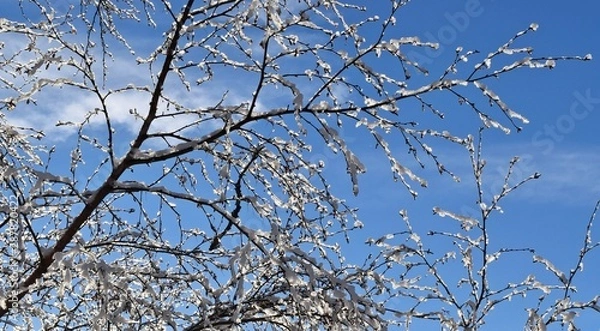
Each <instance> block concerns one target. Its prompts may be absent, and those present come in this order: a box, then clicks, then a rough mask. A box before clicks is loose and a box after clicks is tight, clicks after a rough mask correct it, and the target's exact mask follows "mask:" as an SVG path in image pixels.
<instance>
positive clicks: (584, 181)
mask: <svg viewBox="0 0 600 331" xmlns="http://www.w3.org/2000/svg"><path fill="white" fill-rule="evenodd" d="M467 3H471V5H472V6H475V7H474V8H477V10H476V12H477V13H478V14H477V16H476V17H473V16H471V17H469V20H468V23H466V24H463V23H464V22H465V21H464V20H463V21H460V22H458V23H457V21H456V20H454V19H453V18H456V17H459V16H460V17H464V16H461V15H460V14H457V13H464V12H465V11H466V9H465V8H466V7H465V6H466V4H467ZM405 9H406V10H405V11H404V14H405V15H404V16H403V17H404V19H406V20H407V21H402V20H399V22H400V24H399V25H400V26H403V25H402V24H403V22H404V23H405V25H406V28H405V30H406V31H408V33H407V34H412V33H414V34H416V35H418V36H421V38H422V40H425V41H440V40H446V41H449V42H448V43H446V44H443V43H442V45H443V46H445V50H444V49H442V50H441V51H439V52H437V53H432V54H435V56H436V57H435V59H434V60H435V61H437V62H435V63H433V64H432V66H436V65H437V64H441V65H442V66H443V65H444V64H445V63H448V61H449V60H451V58H452V56H453V53H454V51H453V50H454V49H455V48H456V47H458V46H463V47H464V49H465V50H469V49H477V50H480V51H481V52H482V53H484V54H487V53H488V52H490V51H493V50H495V49H496V48H497V47H498V46H500V45H501V44H502V43H504V42H505V41H506V40H508V38H510V37H512V36H513V35H514V33H516V32H517V31H520V30H522V29H524V28H526V27H527V26H529V24H530V23H533V22H535V23H538V24H539V29H538V31H537V32H536V33H534V34H531V35H528V36H527V37H526V38H523V40H521V41H520V42H519V43H517V45H519V46H523V47H525V46H532V47H534V50H535V53H534V54H536V55H538V56H540V55H582V56H583V55H585V54H588V53H591V54H592V55H593V56H594V57H596V58H598V56H600V42H599V41H600V40H599V39H598V36H597V31H600V20H598V16H597V14H598V12H600V4H598V3H597V2H593V1H577V2H569V3H566V2H563V1H510V0H509V1H483V0H482V1H413V2H411V4H410V5H409V6H407V7H405ZM433 38H435V39H437V40H433ZM444 60H445V61H444ZM442 68H443V67H442ZM490 86H492V85H491V83H490ZM493 88H494V90H495V91H496V92H497V93H498V94H499V95H500V96H502V97H503V98H504V100H505V102H507V103H508V104H509V105H510V106H512V107H513V108H514V109H515V110H518V111H519V112H521V113H522V114H523V115H525V116H526V117H527V118H528V119H529V120H530V121H531V123H530V124H528V125H526V126H525V127H524V130H523V131H522V132H520V133H511V134H510V135H508V136H506V135H504V134H503V133H501V132H493V133H492V132H488V133H487V134H486V135H485V137H484V138H485V140H484V157H485V158H486V159H487V160H488V166H487V167H486V168H487V169H486V170H487V171H488V176H491V177H488V178H490V179H491V180H492V182H493V181H494V180H497V179H498V178H499V176H504V173H505V169H506V167H507V165H508V161H509V160H510V158H511V157H513V156H515V155H520V156H521V157H522V159H523V162H522V163H521V165H520V166H518V167H517V170H518V171H517V172H521V173H522V174H523V176H526V175H529V174H532V173H534V172H536V171H537V172H540V173H541V174H542V176H541V178H540V179H539V180H537V181H534V182H530V183H528V184H527V185H525V186H523V187H522V188H521V189H520V190H517V191H516V192H514V193H513V194H511V196H509V198H508V199H506V200H505V202H504V203H503V204H501V205H502V207H503V209H504V211H505V212H504V214H503V215H500V217H495V218H493V221H494V222H496V226H495V227H494V230H493V231H494V232H493V235H494V236H496V237H495V240H497V243H498V242H499V243H501V244H502V245H507V246H509V245H511V246H513V247H535V248H536V250H537V252H538V254H541V255H543V256H545V257H547V258H549V259H551V260H552V261H553V263H555V265H557V266H559V267H561V268H563V269H564V270H569V269H570V268H572V267H573V265H574V263H575V259H576V257H577V254H578V251H579V249H580V248H581V245H582V240H583V235H584V232H585V225H586V222H587V220H588V219H589V216H590V214H591V212H592V210H593V207H594V204H595V202H596V201H597V200H598V199H599V198H600V180H599V177H598V173H599V172H600V153H599V152H600V137H599V136H598V134H597V126H598V123H599V121H600V62H599V61H598V60H597V59H594V60H593V61H588V62H585V63H583V62H563V63H559V65H558V66H557V67H556V68H555V69H553V70H546V69H544V70H521V71H518V72H513V73H509V74H507V75H504V76H503V77H501V78H500V79H499V80H498V81H497V82H493ZM448 108H450V109H452V108H457V111H458V107H457V106H455V105H453V104H451V105H450V106H449V107H448ZM448 108H446V109H448ZM446 113H447V114H448V113H451V111H450V110H447V111H446ZM448 118H451V115H449V116H448ZM446 123H447V124H448V122H446ZM464 124H465V122H458V123H457V122H451V123H450V124H448V125H450V126H452V127H456V128H457V129H460V128H463V127H464ZM490 133H491V134H490ZM441 155H442V159H443V160H445V161H446V162H447V163H446V165H447V166H448V167H449V168H450V169H451V170H453V171H455V172H456V173H457V174H460V175H461V177H462V179H463V181H462V182H461V183H460V184H455V183H452V181H451V180H449V179H448V178H441V177H440V176H438V175H436V174H435V173H434V172H430V173H428V175H427V176H426V177H427V179H428V180H429V182H430V188H428V189H426V190H423V189H420V190H419V193H420V197H419V199H418V201H416V202H413V201H411V198H410V196H409V194H407V193H403V192H401V190H398V186H395V187H394V186H393V185H391V184H390V183H389V181H388V180H387V179H388V178H390V177H391V176H390V175H389V174H387V173H386V172H385V170H387V164H386V163H385V162H383V161H382V162H381V164H380V165H383V166H382V167H381V168H383V169H381V170H379V169H378V164H375V161H373V162H370V163H373V164H368V165H367V167H368V168H369V166H371V168H369V169H373V168H374V169H378V170H376V171H375V173H372V172H371V173H368V174H367V175H365V176H363V178H361V180H362V183H366V186H367V187H366V188H363V190H362V191H361V196H359V198H358V199H357V200H358V201H359V203H361V202H362V203H363V204H364V205H363V207H362V210H361V211H362V213H363V215H368V217H367V219H368V220H367V221H366V222H365V223H366V227H367V229H368V230H372V231H374V232H379V231H381V232H385V231H386V230H389V229H390V227H393V224H395V223H396V222H399V219H398V218H397V217H396V218H394V216H391V215H394V212H395V211H397V210H398V209H401V208H406V209H408V210H409V215H411V216H412V217H411V218H412V219H413V222H415V223H420V222H423V223H425V224H435V223H434V222H444V221H448V220H447V219H441V218H438V217H437V216H432V215H431V214H432V213H431V206H432V205H438V206H440V207H444V208H446V209H448V210H453V211H457V212H459V211H460V210H461V207H462V206H467V208H468V207H469V206H473V205H474V204H473V203H472V202H473V201H474V200H475V191H474V186H473V183H472V180H470V177H469V170H470V168H468V166H469V163H468V159H467V157H466V153H462V154H457V153H454V152H452V151H449V150H442V151H441ZM371 184H374V185H371ZM423 227H424V228H427V225H424V226H423ZM593 238H594V239H595V240H596V241H598V239H599V236H598V231H597V230H596V232H595V235H594V236H593ZM492 240H494V239H492ZM511 258H515V259H514V260H512V262H513V264H504V265H503V266H504V267H505V269H501V270H502V271H501V273H503V274H505V276H507V277H509V276H512V275H513V274H518V272H517V270H519V271H521V270H523V268H526V269H528V270H535V271H536V272H538V273H540V272H541V271H542V270H543V268H540V266H539V265H537V266H533V265H531V264H530V260H529V259H525V258H523V257H516V256H513V257H511ZM599 273H600V253H598V252H597V251H596V252H595V253H593V254H591V255H589V256H588V261H587V263H586V264H585V272H584V274H582V275H580V277H579V278H577V283H578V285H579V290H580V293H581V294H584V296H583V297H589V298H591V297H593V296H594V295H597V294H598V293H600V282H598V278H597V275H598V274H599ZM517 306H518V304H515V306H512V307H511V305H510V304H509V305H508V306H507V307H503V308H501V309H499V310H498V311H497V312H496V314H492V318H490V319H489V321H488V324H487V326H486V327H485V328H484V329H486V330H488V329H489V330H499V329H504V330H517V329H520V328H521V327H522V322H523V321H524V320H525V319H526V314H525V312H524V311H523V310H521V309H522V308H521V307H519V309H517ZM504 309H506V310H504ZM599 320H600V318H599V317H598V314H597V313H596V314H590V315H588V318H587V319H582V320H581V321H580V323H579V324H578V327H580V328H581V329H582V330H595V329H596V328H597V327H598V323H599V322H598V321H599Z"/></svg>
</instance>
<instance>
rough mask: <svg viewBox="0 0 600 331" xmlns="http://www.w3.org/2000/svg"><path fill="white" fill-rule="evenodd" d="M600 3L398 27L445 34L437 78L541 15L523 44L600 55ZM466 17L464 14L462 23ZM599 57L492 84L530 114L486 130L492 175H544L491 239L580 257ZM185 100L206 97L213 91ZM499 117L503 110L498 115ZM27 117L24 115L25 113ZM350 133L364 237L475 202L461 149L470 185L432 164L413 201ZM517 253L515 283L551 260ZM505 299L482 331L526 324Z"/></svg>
mask: <svg viewBox="0 0 600 331" xmlns="http://www.w3.org/2000/svg"><path fill="white" fill-rule="evenodd" d="M599 12H600V4H598V3H596V2H594V1H578V2H572V3H568V4H567V3H565V2H564V1H556V0H552V1H539V0H535V1H526V2H524V1H515V0H507V1H499V0H496V1H491V0H480V1H475V0H467V1H441V0H438V1H434V0H423V1H412V2H411V3H410V4H409V5H408V6H406V7H405V8H403V10H402V11H401V15H400V17H399V19H398V27H397V28H396V29H395V30H394V31H395V32H397V33H398V35H399V36H402V35H407V36H408V35H416V36H419V37H420V38H421V40H423V41H431V42H440V44H441V46H442V47H441V48H440V50H439V51H436V52H421V53H417V55H418V56H421V57H420V60H419V61H420V62H423V64H425V65H426V66H427V67H428V68H429V69H430V70H431V72H432V75H431V76H430V78H432V77H437V76H438V75H439V74H440V73H441V72H440V70H443V69H444V68H445V67H446V65H447V64H448V63H449V61H451V60H452V58H453V56H454V49H455V48H456V47H458V46H462V47H463V48H464V49H465V50H471V49H477V50H480V51H481V52H482V53H483V54H487V53H488V52H490V51H493V50H495V49H496V48H497V47H499V46H500V45H501V44H503V43H504V42H505V41H507V40H508V38H510V37H512V36H513V35H514V34H515V33H516V32H518V31H520V30H523V29H526V28H527V27H528V26H529V25H530V23H533V22H535V23H537V24H539V29H538V31H537V32H536V33H533V34H528V35H527V36H526V37H524V38H522V40H521V41H519V42H518V43H517V45H519V46H523V47H525V46H532V47H534V49H535V53H534V54H537V55H553V56H558V55H581V56H584V55H586V54H588V53H591V54H592V55H593V56H594V57H596V58H597V59H600V39H599V37H598V36H597V33H598V32H600V20H598V13H599ZM465 13H467V14H465ZM469 13H470V14H469ZM465 15H466V16H465ZM465 17H468V20H464V18H465ZM387 37H389V38H394V37H396V36H387ZM136 42H139V43H140V45H143V44H144V43H145V42H146V40H145V39H143V38H140V39H137V40H136ZM597 59H595V60H593V61H588V62H574V61H568V62H559V63H558V66H557V67H556V68H555V69H553V70H547V69H536V70H519V71H517V72H512V73H509V74H506V75H503V76H502V77H501V78H500V79H499V80H498V81H494V82H491V83H489V85H490V87H492V88H493V89H494V90H495V91H496V92H497V93H498V94H499V95H500V96H502V97H503V98H504V101H505V102H507V103H508V104H509V105H510V106H512V107H513V108H514V109H515V110H518V111H519V112H521V113H522V114H523V115H525V116H526V117H527V118H528V119H529V120H530V121H531V123H530V124H528V125H526V126H525V128H524V130H523V131H522V132H520V133H515V132H513V133H511V134H510V135H508V136H507V135H505V134H503V133H501V132H500V131H495V132H487V133H486V135H485V143H484V150H485V151H484V157H485V158H486V159H487V160H488V166H487V171H488V176H489V177H488V178H489V179H488V180H489V181H490V182H489V183H491V184H493V183H495V182H497V180H498V178H501V176H503V175H504V171H505V169H506V166H507V165H508V161H509V160H510V158H511V157H513V156H515V155H520V156H522V158H523V162H522V163H521V165H520V166H518V167H517V170H518V173H520V174H522V176H526V175H529V174H531V173H533V172H540V173H541V174H542V177H541V178H540V179H539V180H537V181H534V182H531V183H528V184H527V185H526V186H524V187H522V188H521V189H520V190H518V191H516V192H515V193H513V194H511V196H510V197H509V198H507V199H506V201H505V202H504V203H503V204H502V207H503V209H504V211H505V212H504V214H502V215H499V216H497V217H495V218H494V219H493V222H494V228H493V231H494V233H493V235H494V238H495V240H496V241H497V243H498V245H506V246H513V247H534V248H536V250H537V251H538V253H539V254H541V255H543V256H545V257H547V258H549V259H550V260H552V261H553V263H555V265H557V266H559V267H561V268H563V269H565V270H568V269H569V268H571V267H572V266H573V264H574V263H575V260H576V258H577V254H578V250H579V249H580V247H581V244H582V241H583V235H584V230H585V229H584V227H585V224H586V222H587V220H588V218H589V215H590V213H591V212H592V209H593V207H594V204H595V202H596V201H597V200H598V199H600V181H599V180H598V175H597V174H598V172H600V138H599V136H598V135H597V134H595V133H596V130H597V123H598V122H599V121H600V60H597ZM421 60H422V61H421ZM118 61H119V58H117V62H116V63H115V64H114V67H115V68H118V67H119V65H120V63H119V62H118ZM429 62H430V63H429ZM473 64H474V62H468V64H466V65H465V66H464V69H465V70H466V69H470V68H472V65H473ZM382 65H385V63H382ZM143 74H144V73H137V72H136V73H131V72H116V73H115V76H113V78H115V77H116V78H117V79H140V81H141V80H142V79H143V78H142V77H143ZM420 79H423V81H427V80H428V79H429V78H418V77H415V80H416V81H417V82H418V81H419V80H420ZM207 98H209V99H210V97H207ZM212 98H213V99H214V96H213V97H212ZM432 100H433V101H437V102H442V103H443V104H442V105H439V106H440V108H441V109H443V110H444V111H445V112H446V114H447V117H448V118H447V120H444V121H441V122H439V121H438V122H434V121H433V120H432V123H431V124H432V125H436V126H439V127H440V128H449V129H452V130H453V131H455V132H470V131H473V130H476V128H477V125H478V122H477V121H474V120H473V118H474V116H465V115H464V112H461V111H462V110H463V108H460V107H459V106H458V104H457V103H456V102H454V103H448V104H447V105H446V104H445V102H446V100H445V99H443V98H441V97H440V99H439V100H437V99H432ZM57 101H60V100H57ZM188 101H190V102H197V103H203V102H214V101H215V100H188ZM85 102H86V100H81V99H80V100H78V102H77V103H75V102H73V103H71V104H70V105H68V106H67V107H64V108H61V109H60V111H61V112H62V114H63V115H64V114H68V115H69V116H79V115H81V114H80V113H78V112H80V111H81V107H80V106H81V105H82V104H84V105H85ZM112 102H114V104H118V103H119V102H122V103H125V102H127V103H134V102H137V103H139V104H144V102H145V100H143V99H139V100H130V99H129V100H126V99H113V100H112ZM60 104H61V102H57V103H56V104H49V105H48V106H49V107H48V111H49V112H55V111H56V110H53V109H52V108H53V107H54V106H58V105H60ZM90 104H91V103H90ZM401 107H402V105H401ZM410 107H411V106H410V104H409V105H407V111H408V112H410V111H411V109H410ZM494 111H497V109H493V108H490V112H494ZM469 115H473V114H471V113H469ZM495 115H497V117H498V118H502V117H501V114H500V113H499V112H498V113H496V114H495ZM20 120H23V121H25V119H23V118H21V119H20ZM27 121H33V123H34V124H36V125H47V130H49V133H50V137H51V138H52V139H56V140H57V141H58V140H61V139H67V137H68V136H67V135H63V134H61V135H60V138H59V137H58V135H59V131H54V130H56V129H55V128H53V123H50V121H47V120H46V119H45V117H44V116H41V117H37V118H35V117H29V118H27ZM116 122H118V123H120V124H122V125H128V124H129V123H128V119H127V118H126V117H125V116H124V117H119V118H117V119H116ZM138 124H139V122H138ZM473 132H474V131H473ZM53 134H54V136H53ZM342 134H343V135H344V136H345V137H347V138H348V140H349V143H350V145H351V146H354V147H355V148H356V149H357V151H358V154H359V156H362V159H363V162H364V163H365V165H366V166H367V169H368V173H367V174H365V175H362V176H361V177H360V178H359V182H360V183H361V191H360V194H359V196H358V197H353V196H352V195H350V194H348V196H347V199H348V200H349V201H351V202H352V203H354V204H356V205H357V206H359V207H360V211H359V215H360V216H361V217H362V221H363V223H364V224H365V231H364V233H357V237H356V242H357V243H360V242H361V241H362V240H364V239H365V238H366V237H368V236H373V237H376V236H379V235H382V234H384V233H387V232H393V231H395V230H396V228H398V229H399V228H400V226H401V221H400V218H399V217H398V210H400V209H407V210H408V211H409V216H410V217H411V220H412V222H413V223H414V224H415V226H416V228H417V229H420V230H422V233H423V236H424V233H425V232H426V230H427V229H428V228H429V226H430V225H432V226H437V225H436V224H438V223H443V222H450V220H448V219H444V218H439V217H437V216H433V215H432V212H431V210H432V207H433V206H440V207H443V208H444V209H447V210H451V211H455V212H460V211H461V209H465V208H472V207H474V204H473V201H474V200H475V195H474V194H475V192H474V186H473V184H472V180H471V177H470V168H469V163H468V157H467V154H466V153H465V152H464V151H462V152H461V151H460V150H459V149H456V148H454V147H452V146H449V145H447V144H446V145H444V144H439V146H438V148H439V149H438V154H439V155H440V158H441V160H442V161H443V162H444V163H445V164H446V166H447V167H448V168H449V169H450V170H452V171H453V172H455V173H456V174H458V175H459V176H460V177H461V178H462V182H461V183H454V182H453V181H452V180H451V178H449V177H448V176H439V175H438V174H437V172H436V171H435V168H434V165H433V164H432V163H430V162H429V163H428V165H429V167H430V168H428V169H425V170H421V171H418V172H417V173H418V174H419V175H421V176H422V177H425V178H426V179H427V180H428V182H429V184H430V185H429V188H427V189H421V188H419V189H418V192H419V198H418V199H417V200H416V201H413V199H412V198H411V196H410V195H409V194H408V192H406V190H404V189H403V188H402V187H401V186H400V185H398V184H397V183H396V184H394V183H392V182H391V178H392V175H391V173H390V171H389V164H388V162H387V161H386V159H385V158H384V156H383V153H381V151H380V150H377V151H375V150H373V146H374V144H373V143H372V142H369V141H368V140H362V139H361V136H360V135H359V136H355V133H354V132H353V131H352V128H349V129H348V130H347V131H343V132H342ZM71 137H74V135H73V136H71ZM436 146H437V144H436ZM401 147H402V146H401V145H399V148H398V150H402V148H401ZM318 149H319V148H317V153H318V152H319V151H318ZM321 154H322V155H323V156H324V158H325V160H326V163H327V164H328V166H329V167H330V168H329V170H328V171H329V173H330V175H331V176H332V178H333V183H334V185H337V190H338V191H340V192H342V191H343V192H350V191H351V183H350V182H349V180H348V179H347V176H346V175H345V165H344V164H343V159H342V157H341V156H340V155H333V154H331V153H330V152H328V151H327V150H325V149H324V150H323V151H322V153H321ZM407 164H411V161H407ZM413 165H414V164H413ZM415 170H416V168H415ZM338 174H340V175H338ZM338 178H339V180H338ZM414 186H418V185H414ZM596 233H598V231H596ZM494 238H493V239H492V240H494ZM594 239H595V240H596V241H597V240H598V239H600V238H599V236H598V235H595V237H594ZM434 244H435V243H434ZM440 247H441V246H440ZM347 249H348V255H349V256H353V255H355V254H356V255H360V254H361V253H362V252H363V249H362V246H360V245H352V246H350V247H348V248H347ZM599 254H600V253H598V252H597V251H596V252H594V253H593V254H591V255H589V256H588V260H587V263H586V264H585V270H584V271H585V272H584V273H583V274H582V275H580V277H579V278H577V279H576V285H579V288H580V294H582V295H583V297H582V298H588V299H589V298H591V297H593V296H594V295H595V294H599V293H600V285H599V284H600V282H598V281H597V276H596V275H598V274H599V273H600V255H599ZM511 261H513V262H512V264H500V265H501V266H503V268H504V269H502V271H501V272H500V271H499V274H501V275H502V277H506V279H511V281H514V282H516V281H520V280H521V279H522V277H521V276H522V275H521V273H522V272H523V271H525V269H526V270H532V272H534V271H535V272H536V273H538V274H539V273H543V268H541V267H540V266H539V265H535V266H534V265H531V264H530V259H529V258H523V257H515V260H511ZM513 273H514V278H513V277H512V276H513ZM534 297H535V296H534ZM501 307H503V306H501ZM504 307H507V308H506V309H502V310H499V311H498V313H497V314H492V315H491V316H492V317H491V318H490V319H489V321H488V324H487V326H486V328H485V329H486V330H488V329H489V330H498V329H506V330H513V329H514V330H516V329H520V328H521V327H522V325H523V321H524V320H525V319H526V314H525V312H524V311H523V310H522V307H521V306H519V305H515V306H514V307H515V308H514V309H513V308H512V307H513V306H511V305H510V304H509V305H505V306H504ZM515 316H516V317H515ZM598 319H599V318H598V314H596V315H588V317H587V318H584V319H582V320H581V321H580V322H579V324H578V326H579V327H580V328H581V329H582V330H592V329H593V328H595V327H597V324H598V323H597V321H598Z"/></svg>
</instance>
